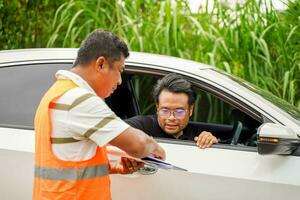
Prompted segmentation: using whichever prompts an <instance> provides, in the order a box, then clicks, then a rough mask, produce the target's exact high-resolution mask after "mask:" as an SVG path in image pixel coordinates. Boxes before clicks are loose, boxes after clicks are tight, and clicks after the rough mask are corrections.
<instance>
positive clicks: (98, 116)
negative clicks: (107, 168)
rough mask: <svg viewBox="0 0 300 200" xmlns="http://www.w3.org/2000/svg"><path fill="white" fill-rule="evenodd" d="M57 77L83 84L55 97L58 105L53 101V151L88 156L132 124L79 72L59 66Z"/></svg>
mask: <svg viewBox="0 0 300 200" xmlns="http://www.w3.org/2000/svg"><path fill="white" fill-rule="evenodd" d="M56 78H57V79H70V80H72V81H73V82H74V83H75V84H76V85H78V86H79V87H76V88H73V89H71V90H69V91H67V92H66V93H65V94H64V95H63V96H61V97H60V98H58V99H57V100H55V102H54V103H55V104H53V105H55V106H51V104H50V109H51V110H50V111H51V112H50V113H51V122H52V138H51V139H52V150H53V153H54V155H55V156H57V157H58V158H59V159H61V160H66V161H83V160H88V159H90V158H92V157H93V156H94V155H95V153H96V149H97V146H98V145H99V146H103V145H106V144H107V143H109V142H110V141H111V140H112V139H114V138H115V137H116V136H118V135H119V134H120V133H122V132H123V131H125V129H127V128H128V127H129V125H128V124H126V123H125V122H124V121H122V120H121V119H120V118H119V117H117V116H116V115H115V114H114V112H113V111H112V110H111V109H110V108H109V107H108V106H107V105H106V103H105V102H104V100H103V99H101V98H100V97H98V96H97V95H96V93H95V91H94V90H93V89H92V88H91V87H90V86H89V84H88V83H87V82H86V81H85V80H84V79H82V78H81V77H80V76H79V75H77V74H75V73H73V72H71V71H66V70H59V71H58V72H57V73H56Z"/></svg>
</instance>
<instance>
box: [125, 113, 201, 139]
mask: <svg viewBox="0 0 300 200" xmlns="http://www.w3.org/2000/svg"><path fill="white" fill-rule="evenodd" d="M125 122H126V123H128V124H129V125H130V126H132V127H134V128H137V129H140V130H142V131H144V132H145V133H147V134H148V135H151V136H153V137H158V138H173V139H174V138H175V137H173V136H172V135H169V134H167V133H165V132H164V131H163V130H162V129H161V128H160V126H159V124H158V122H157V116H156V115H147V116H142V115H138V116H135V117H132V118H129V119H125ZM202 131H204V130H202V129H200V128H199V127H196V126H194V125H192V124H190V123H188V125H187V126H186V127H185V128H184V129H183V134H182V135H181V136H180V137H179V138H178V139H181V140H194V137H195V136H198V135H199V134H200V133H201V132H202Z"/></svg>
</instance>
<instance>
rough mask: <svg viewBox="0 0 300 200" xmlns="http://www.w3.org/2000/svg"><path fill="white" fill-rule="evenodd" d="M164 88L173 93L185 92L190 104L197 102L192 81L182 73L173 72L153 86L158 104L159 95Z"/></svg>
mask: <svg viewBox="0 0 300 200" xmlns="http://www.w3.org/2000/svg"><path fill="white" fill-rule="evenodd" d="M163 90H167V91H169V92H173V93H184V94H186V95H187V96H188V103H189V106H192V105H194V103H195V98H196V96H195V92H194V91H193V89H192V87H191V84H190V82H188V81H187V80H185V79H184V78H183V77H182V76H181V75H179V74H176V73H171V74H168V75H166V76H164V77H163V78H162V79H159V80H158V81H157V83H156V85H155V86H154V88H153V97H154V101H155V103H157V104H158V99H159V95H160V93H161V92H162V91H163Z"/></svg>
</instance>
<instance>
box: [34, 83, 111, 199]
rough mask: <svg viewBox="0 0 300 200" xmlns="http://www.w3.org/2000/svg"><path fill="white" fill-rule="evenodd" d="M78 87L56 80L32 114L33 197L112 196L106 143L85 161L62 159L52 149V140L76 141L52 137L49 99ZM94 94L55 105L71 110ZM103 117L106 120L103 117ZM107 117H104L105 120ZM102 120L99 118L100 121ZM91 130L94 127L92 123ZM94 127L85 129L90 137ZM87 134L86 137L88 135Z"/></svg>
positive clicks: (78, 197)
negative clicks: (33, 153)
mask: <svg viewBox="0 0 300 200" xmlns="http://www.w3.org/2000/svg"><path fill="white" fill-rule="evenodd" d="M75 87H78V86H77V85H76V84H75V83H73V82H72V81H70V80H57V81H56V82H55V83H54V84H53V86H52V87H51V88H50V89H49V90H48V92H47V93H46V94H45V96H44V97H43V98H42V100H41V103H40V105H39V107H38V110H37V112H36V115H35V120H34V127H35V132H36V134H35V138H36V139H35V140H36V143H35V148H36V151H35V152H36V153H35V178H34V191H33V199H91V200H94V199H95V200H96V199H97V200H100V199H101V200H107V199H111V195H110V180H109V176H108V174H109V162H108V158H107V152H106V147H105V146H104V147H97V149H96V153H95V156H94V157H92V158H91V159H89V160H85V161H78V162H76V161H63V160H60V159H58V158H57V157H56V156H55V155H54V153H53V152H52V142H53V141H59V142H62V143H70V142H77V140H75V139H73V138H71V139H70V138H62V139H61V138H59V139H55V138H51V135H52V134H51V133H52V127H51V117H50V110H51V108H57V105H58V104H55V103H52V102H54V101H55V100H56V99H57V98H59V97H60V96H62V95H63V94H64V93H65V92H67V91H69V90H70V89H72V88H75ZM91 96H95V95H92V94H86V95H83V97H82V98H79V99H76V100H75V101H74V102H73V104H72V105H71V106H68V105H58V107H59V108H61V109H63V110H66V111H68V110H70V109H72V108H73V107H75V106H76V105H78V104H80V102H82V101H84V100H86V99H88V98H90V97H91ZM102 121H105V120H102ZM106 121H107V120H106ZM103 123H104V122H99V125H100V124H102V125H103ZM90 130H95V127H93V128H91V129H90ZM93 132H94V131H87V136H88V137H89V136H90V135H91V134H92V133H93ZM88 137H87V138H88Z"/></svg>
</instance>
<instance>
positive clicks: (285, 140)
mask: <svg viewBox="0 0 300 200" xmlns="http://www.w3.org/2000/svg"><path fill="white" fill-rule="evenodd" d="M257 135H258V137H257V148H258V153H259V154H263V155H264V154H277V155H290V154H292V153H293V152H294V151H295V150H296V149H297V148H298V147H299V145H300V138H299V136H298V135H297V133H295V131H293V130H292V129H290V128H288V127H286V126H282V125H279V124H274V123H264V124H262V125H261V126H260V127H259V128H258V131H257Z"/></svg>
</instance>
